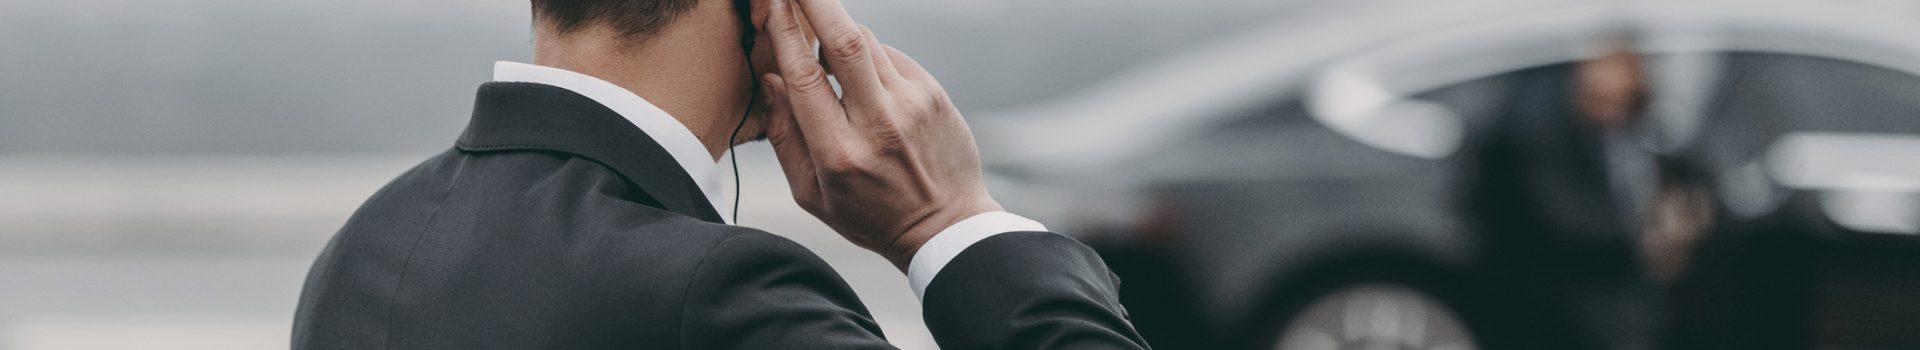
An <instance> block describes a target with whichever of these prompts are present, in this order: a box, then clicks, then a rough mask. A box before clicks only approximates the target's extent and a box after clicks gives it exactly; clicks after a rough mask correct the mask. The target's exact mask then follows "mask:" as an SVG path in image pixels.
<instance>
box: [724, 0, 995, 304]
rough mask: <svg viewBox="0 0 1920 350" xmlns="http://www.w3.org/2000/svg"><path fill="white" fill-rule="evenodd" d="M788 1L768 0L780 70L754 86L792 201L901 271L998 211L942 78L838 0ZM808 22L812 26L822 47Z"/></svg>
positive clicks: (770, 35)
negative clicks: (937, 241)
mask: <svg viewBox="0 0 1920 350" xmlns="http://www.w3.org/2000/svg"><path fill="white" fill-rule="evenodd" d="M792 1H794V2H797V3H798V4H797V5H798V6H796V4H794V3H790V2H789V0H770V1H769V2H770V3H769V4H768V5H769V6H768V7H767V10H768V16H767V21H766V23H765V24H764V28H765V30H764V32H765V33H766V35H767V38H768V39H770V40H771V41H772V48H773V55H774V58H775V60H776V62H777V65H778V68H777V69H776V72H777V74H773V73H769V74H766V75H764V76H763V77H762V82H761V83H762V86H763V89H764V90H765V92H766V94H767V95H766V96H767V97H768V100H769V101H770V102H769V108H770V113H769V114H770V117H771V120H770V121H769V127H768V131H767V137H768V139H769V140H770V141H771V142H772V143H773V147H774V152H775V154H776V155H777V156H778V157H779V159H780V165H781V168H782V169H784V170H785V173H786V176H787V181H788V184H789V185H791V187H792V189H793V197H794V201H796V202H798V203H799V204H800V207H801V208H803V209H806V210H807V212H808V213H811V214H813V215H814V216H815V217H818V218H820V220H821V221H824V222H826V224H827V226H829V227H832V228H833V229H834V231H836V232H839V233H840V235H841V236H843V237H846V238H847V240H849V241H852V242H853V243H854V244H855V245H859V246H861V247H863V248H866V249H868V250H872V251H874V252H877V253H880V255H881V256H884V257H886V258H887V259H888V260H889V261H892V262H893V264H894V265H895V266H896V267H899V268H901V269H905V268H906V265H907V263H908V262H909V261H911V260H912V258H913V254H914V253H915V252H917V251H918V250H919V248H920V246H921V245H922V244H924V243H926V241H927V240H928V239H930V238H932V237H933V236H934V235H935V234H937V233H939V231H940V230H942V229H945V228H946V227H948V226H951V225H953V224H954V223H956V222H959V221H960V220H962V219H966V218H968V217H972V216H973V215H976V214H980V213H985V212H990V211H998V210H1001V209H1000V204H999V203H997V202H995V201H994V200H993V197H992V196H991V195H989V194H988V193H987V189H986V185H985V184H984V182H983V181H982V180H981V174H980V156H979V151H978V150H977V149H976V148H975V146H974V141H973V134H972V133H971V132H970V131H969V130H968V129H967V124H966V121H965V120H963V119H962V118H961V116H960V111H959V110H957V109H955V108H954V106H953V104H952V101H951V100H949V99H948V97H947V93H946V91H945V90H944V89H942V88H941V87H940V82H939V81H937V80H935V79H934V78H933V75H931V74H928V73H927V71H926V70H925V69H923V68H921V66H920V64H919V63H917V62H914V60H913V59H912V58H909V57H907V55H906V54H903V53H901V52H900V51H899V50H896V49H894V48H893V47H890V46H886V45H883V44H881V43H880V41H879V40H878V39H876V38H875V37H874V35H873V32H872V31H870V30H867V29H866V28H865V27H864V26H861V25H859V24H856V23H854V22H853V19H852V18H851V17H849V16H848V15H847V13H846V10H845V9H843V8H842V7H841V6H840V3H839V1H837V0H792ZM802 16H805V18H804V19H803V18H802ZM807 23H810V24H811V25H810V27H811V29H812V30H813V33H815V34H818V35H819V39H820V51H819V55H818V56H816V55H815V51H814V50H813V45H812V44H811V42H810V41H809V40H808V38H807V35H806V33H805V32H806V30H807V29H808V28H807V27H808V24H807ZM822 57H824V59H822ZM829 74H831V75H832V76H833V77H834V78H835V80H837V81H838V82H839V83H840V88H841V90H842V91H843V92H844V94H837V93H835V92H834V89H833V86H832V84H831V83H829V82H828V75H829Z"/></svg>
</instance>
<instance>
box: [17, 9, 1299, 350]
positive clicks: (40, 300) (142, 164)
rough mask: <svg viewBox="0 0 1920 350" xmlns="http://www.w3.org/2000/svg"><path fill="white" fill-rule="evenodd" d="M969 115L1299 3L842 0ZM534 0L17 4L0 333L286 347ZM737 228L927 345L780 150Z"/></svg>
mask: <svg viewBox="0 0 1920 350" xmlns="http://www.w3.org/2000/svg"><path fill="white" fill-rule="evenodd" d="M845 2H846V4H847V6H848V8H849V9H850V10H851V11H852V12H853V13H854V16H855V17H856V19H859V20H861V21H863V22H864V23H865V24H867V25H869V26H871V27H872V28H873V29H874V30H875V32H877V33H879V35H880V37H881V38H882V40H884V41H886V42H888V43H890V44H892V45H894V46H897V47H899V48H901V49H902V50H904V51H906V52H908V53H910V54H913V55H914V56H915V57H916V58H918V59H919V60H920V61H921V62H922V63H923V64H924V65H926V66H927V67H928V68H929V69H930V70H932V71H933V72H934V73H935V74H936V75H937V76H939V77H940V78H941V79H942V82H943V83H944V84H945V85H946V87H947V88H948V90H950V91H951V92H952V94H953V97H954V98H955V99H956V100H957V101H958V103H959V104H960V107H961V109H962V110H963V111H966V113H968V114H969V115H972V116H976V117H978V116H983V115H993V114H995V113H994V111H997V110H1006V109H1011V108H1018V107H1022V106H1028V105H1034V104H1038V103H1043V102H1044V101H1046V100H1048V99H1050V98H1054V97H1057V96H1060V95H1063V94H1066V93H1070V92H1072V91H1075V90H1078V89H1081V88H1084V87H1087V86H1091V85H1095V84H1100V82H1101V81H1102V79H1103V78H1107V77H1109V76H1111V75H1113V74H1115V73H1116V72H1120V71H1123V70H1125V69H1127V68H1129V67H1134V66H1138V65H1141V64H1143V63H1144V62H1147V61H1151V60H1153V59H1156V58H1160V57H1164V56H1167V55H1170V54H1173V53H1176V52H1178V50H1180V49H1182V48H1185V47H1190V46H1191V45H1192V44H1198V43H1201V42H1204V41H1205V40H1206V39H1207V38H1210V37H1215V36H1220V35H1223V34H1227V33H1231V32H1234V31H1236V30H1240V29H1244V28H1246V27H1249V26H1252V25H1257V24H1260V23H1262V22H1265V21H1268V20H1276V19H1282V18H1283V17H1284V16H1283V15H1284V14H1285V13H1286V10H1287V9H1288V8H1289V7H1290V6H1295V4H1294V3H1296V2H1299V1H1275V0H1225V1H1207V2H1204V3H1199V2H1189V1H1147V0H1061V1H1012V0H890V1H880V0H845ZM527 25H528V10H527V4H526V2H525V1H522V0H479V1H475V0H407V1H375V0H336V1H243V0H174V1H143V0H67V1H24V0H15V1H4V2H0V349H8V350H38V349H126V348H140V349H268V348H283V347H285V346H286V344H287V338H288V333H289V328H290V325H291V320H292V312H293V307H294V304H295V301H296V297H297V295H298V293H299V288H300V284H301V282H302V280H303V278H304V277H305V273H306V269H307V266H308V264H309V263H310V262H311V261H312V259H313V257H314V256H315V255H316V254H317V253H318V251H319V249H320V248H321V246H322V245H323V244H324V243H325V241H326V239H327V238H328V237H329V236H330V235H331V234H332V233H333V231H334V230H335V229H337V228H338V227H339V226H340V225H341V224H342V222H343V221H344V220H345V218H346V217H347V215H348V214H350V213H351V211H352V210H353V209H354V208H355V207H356V206H357V205H358V204H359V202H360V201H361V200H363V199H364V198H365V196H367V195H369V194H371V193H372V191H373V190H375V189H376V188H377V187H378V186H380V185H381V184H383V183H384V182H385V181H386V180H387V179H389V178H391V177H392V176H393V175H395V174H398V173H399V172H400V171H401V170H403V169H404V168H406V167H408V166H410V165H412V163H413V162H416V161H417V160H419V159H422V158H424V157H425V156H426V155H428V154H432V153H434V152H438V151H440V150H443V149H445V148H446V147H449V146H450V145H451V142H452V140H453V139H454V137H455V136H456V135H458V133H459V132H460V130H461V128H462V127H463V126H464V124H465V122H466V119H467V113H468V112H469V111H470V106H471V103H472V100H471V99H472V96H473V95H472V94H473V90H474V88H475V87H476V86H477V85H478V84H480V83H481V82H484V81H486V80H487V79H488V78H489V77H490V74H491V72H490V69H491V63H492V62H493V61H496V60H515V61H525V60H528V59H529V58H530V47H529V40H530V36H529V30H528V28H527ZM739 152H740V153H741V159H742V161H741V164H742V168H743V169H742V173H743V174H744V176H745V178H744V180H743V181H744V183H745V185H744V187H745V195H744V197H745V200H744V204H743V212H742V215H741V219H742V223H743V224H745V225H747V226H753V227H759V228H764V229H768V230H770V231H773V232H776V233H781V234H784V235H788V236H789V237H791V238H794V239H795V240H798V241H800V242H801V243H803V244H805V245H807V246H808V247H809V248H812V249H813V250H815V251H816V252H818V253H820V254H821V255H822V256H824V257H825V258H826V259H827V261H829V262H830V263H832V264H833V265H834V266H835V267H836V268H838V269H840V271H841V273H842V274H843V275H845V276H846V277H847V278H848V279H849V280H850V282H851V283H852V284H853V286H854V287H855V289H856V290H857V291H858V292H859V293H860V295H861V297H862V298H863V299H865V300H866V301H867V302H868V303H869V306H870V308H871V309H873V311H874V313H875V314H876V317H877V318H878V319H879V321H880V322H881V323H882V325H883V327H884V328H885V331H886V333H887V334H888V335H889V336H890V338H891V339H893V341H894V342H895V343H896V344H898V345H900V346H902V347H904V348H909V349H930V348H933V345H932V341H931V339H930V338H929V336H928V335H927V334H926V330H925V327H924V325H923V323H922V321H921V320H920V313H919V306H918V303H917V302H915V301H914V299H913V297H912V294H911V293H910V292H909V291H908V289H907V287H906V284H905V279H904V278H903V277H902V276H901V275H900V273H899V272H897V271H895V270H894V269H893V268H892V267H891V266H890V265H888V264H886V263H885V262H884V261H883V260H881V259H879V258H878V257H877V256H875V255H873V254H871V253H868V252H865V251H863V250H860V249H858V248H855V247H853V246H852V245H849V244H847V243H845V242H843V241H841V240H839V238H838V237H836V236H834V235H833V234H832V233H831V232H829V231H827V230H826V229H825V227H824V226H823V225H820V224H819V223H818V222H817V221H815V220H813V219H812V218H810V217H808V216H806V215H805V214H804V213H803V212H801V211H800V210H797V208H796V207H794V205H793V204H792V201H791V199H790V198H788V197H787V195H788V194H787V191H786V188H785V185H784V182H783V181H781V180H780V179H779V177H778V176H779V175H778V169H777V168H776V165H775V164H774V162H773V161H772V159H771V157H770V156H769V150H768V149H767V148H766V146H765V145H764V144H757V145H753V146H749V147H743V148H741V149H740V151H739Z"/></svg>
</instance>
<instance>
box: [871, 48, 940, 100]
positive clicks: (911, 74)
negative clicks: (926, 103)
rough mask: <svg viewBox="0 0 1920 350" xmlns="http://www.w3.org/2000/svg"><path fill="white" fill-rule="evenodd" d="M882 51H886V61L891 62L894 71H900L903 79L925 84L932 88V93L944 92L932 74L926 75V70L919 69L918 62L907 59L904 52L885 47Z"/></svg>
mask: <svg viewBox="0 0 1920 350" xmlns="http://www.w3.org/2000/svg"><path fill="white" fill-rule="evenodd" d="M883 49H885V50H886V51H887V61H889V62H893V66H894V67H895V69H898V70H899V71H900V76H902V77H905V78H906V79H907V80H911V81H915V82H919V83H921V84H925V86H927V87H930V88H933V89H934V91H944V90H941V88H940V81H939V80H938V79H934V78H933V73H928V72H927V68H926V67H921V66H920V62H918V61H914V60H913V57H907V54H906V53H905V52H900V49H896V48H893V47H892V46H887V47H884V48H883Z"/></svg>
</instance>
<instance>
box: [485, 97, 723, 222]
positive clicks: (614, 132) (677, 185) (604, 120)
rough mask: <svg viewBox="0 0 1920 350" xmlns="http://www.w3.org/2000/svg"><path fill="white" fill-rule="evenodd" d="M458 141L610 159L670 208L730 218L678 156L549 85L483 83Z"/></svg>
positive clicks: (710, 217) (487, 149)
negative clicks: (681, 164)
mask: <svg viewBox="0 0 1920 350" xmlns="http://www.w3.org/2000/svg"><path fill="white" fill-rule="evenodd" d="M457 146H458V147H459V148H460V149H461V150H464V151H468V152H492V151H515V150H519V151H552V152H561V153H567V154H572V155H576V156H580V157H584V158H587V159H591V160H593V161H596V162H599V163H601V164H604V165H606V166H607V167H608V168H612V169H613V170H614V171H615V172H617V173H619V174H620V176H621V177H624V178H626V180H627V181H628V182H632V183H633V184H634V185H636V186H638V187H640V189H641V190H642V191H645V192H646V193H647V195H649V196H652V197H653V198H654V199H655V200H657V201H659V202H660V204H661V205H663V206H665V207H666V208H664V209H667V210H671V211H675V212H679V213H681V214H685V215H688V216H692V217H696V218H700V219H701V220H706V221H710V222H715V223H724V222H725V221H724V220H722V219H721V216H720V214H719V212H717V211H716V210H714V207H713V204H712V202H710V201H709V200H708V199H707V196H706V195H705V194H703V193H702V192H701V190H700V187H699V185H698V184H696V183H695V182H694V180H693V178H692V177H690V176H688V173H687V170H686V169H684V168H682V167H681V166H680V165H679V162H678V161H677V160H676V159H675V158H674V156H673V154H671V153H669V152H667V150H666V148H664V147H661V145H660V143H658V142H656V141H655V140H654V139H653V137H651V136H649V135H647V133H646V132H642V131H641V130H640V128H639V127H636V126H634V124H633V123H630V122H628V121H627V120H626V118H625V117H622V116H621V115H620V114H619V113H617V112H614V111H613V110H612V109H609V108H607V106H605V105H602V104H600V103H598V102H595V101H594V100H593V99H591V98H588V97H586V96H582V95H580V94H578V93H575V92H573V91H570V90H567V89H564V88H560V87H556V86H552V85H545V84H536V83H519V82H494V83H486V84H483V85H481V86H480V92H479V96H478V98H476V100H475V102H474V109H473V119H472V120H471V121H469V122H468V125H467V130H466V132H465V133H464V134H462V135H461V136H460V141H459V143H458V144H457Z"/></svg>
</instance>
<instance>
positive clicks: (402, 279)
mask: <svg viewBox="0 0 1920 350" xmlns="http://www.w3.org/2000/svg"><path fill="white" fill-rule="evenodd" d="M472 161H474V159H473V158H472V156H470V155H464V154H463V155H461V158H460V163H459V165H458V166H457V167H455V168H454V171H453V181H449V182H448V183H447V187H446V188H445V189H442V190H441V191H440V201H439V202H436V203H435V205H434V206H433V213H431V214H427V221H426V222H425V223H422V224H421V225H420V232H419V236H417V237H414V238H413V244H410V245H409V246H408V247H407V258H406V259H405V260H403V261H402V262H401V263H400V273H399V276H398V277H396V278H395V279H394V282H393V289H392V290H391V291H389V292H388V296H389V298H392V299H399V297H400V288H401V287H402V286H404V285H406V282H407V271H408V270H410V267H411V266H412V265H413V257H414V255H416V254H418V253H419V252H420V242H423V241H425V240H426V238H427V231H429V230H432V229H433V223H434V222H435V221H438V220H439V219H440V211H441V210H442V209H445V208H446V206H447V203H446V199H447V198H449V197H452V196H453V191H454V188H455V187H459V185H460V180H461V179H464V178H465V177H466V174H467V165H468V163H469V162H472ZM397 304H398V303H397V302H395V303H389V304H388V305H387V317H386V323H387V325H386V333H387V334H386V337H385V339H383V340H381V342H380V348H381V349H392V348H393V333H394V332H393V328H394V327H393V323H394V317H395V315H396V314H398V313H399V310H398V309H397V308H396V306H395V305H397Z"/></svg>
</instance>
